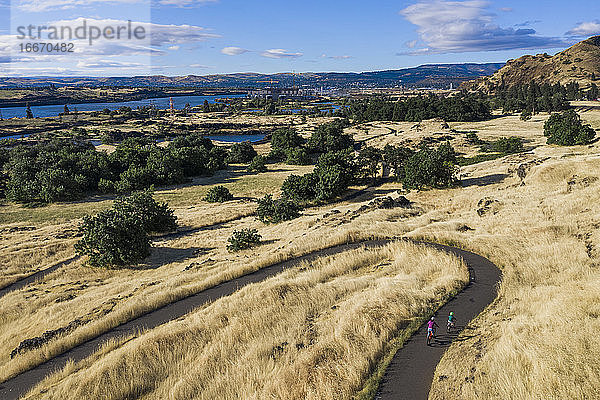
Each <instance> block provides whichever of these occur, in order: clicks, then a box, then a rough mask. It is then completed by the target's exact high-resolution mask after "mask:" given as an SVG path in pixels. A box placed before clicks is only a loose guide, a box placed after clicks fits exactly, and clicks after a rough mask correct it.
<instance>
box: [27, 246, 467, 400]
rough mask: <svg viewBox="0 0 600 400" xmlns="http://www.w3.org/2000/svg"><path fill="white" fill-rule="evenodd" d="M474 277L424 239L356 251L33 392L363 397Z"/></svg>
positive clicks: (248, 290)
mask: <svg viewBox="0 0 600 400" xmlns="http://www.w3.org/2000/svg"><path fill="white" fill-rule="evenodd" d="M467 281H468V274H467V271H466V267H465V266H464V265H463V264H462V263H461V262H459V261H458V260H457V259H454V258H453V257H452V256H450V255H447V254H445V253H440V252H437V251H433V250H430V249H426V248H422V247H418V246H415V245H412V244H408V243H402V242H399V243H394V244H391V245H388V246H386V247H384V248H381V249H374V250H364V249H358V250H353V251H351V252H347V253H344V254H342V255H339V256H335V257H327V258H324V259H321V260H319V261H318V262H315V263H310V264H309V263H305V264H303V265H301V266H300V267H299V268H294V269H292V270H288V271H286V272H284V273H282V274H280V275H279V276H277V277H275V278H271V279H268V280H266V281H264V282H262V283H259V284H254V285H251V286H248V287H245V288H243V289H242V290H240V291H239V292H237V293H236V294H234V295H232V296H230V297H227V298H224V299H221V300H218V301H216V302H214V303H213V304H210V305H208V306H207V307H205V308H203V309H201V310H198V311H195V312H193V313H191V314H190V315H188V316H187V317H185V318H183V319H180V320H178V321H177V322H173V323H169V324H167V325H165V326H162V327H160V328H158V329H155V330H153V331H152V332H149V333H146V334H143V335H140V336H139V337H137V338H135V339H133V340H127V341H126V343H125V344H123V345H121V346H118V347H116V348H112V349H110V348H106V349H105V350H104V351H101V352H100V353H99V354H97V355H96V356H95V357H94V358H95V359H96V360H97V361H96V362H94V363H92V364H91V365H86V363H84V364H83V365H80V366H76V367H75V366H70V367H68V369H67V370H65V371H64V373H62V374H58V375H57V376H55V377H54V378H53V379H51V380H50V381H48V382H47V383H45V384H44V385H42V386H41V387H40V388H38V389H37V390H36V391H35V393H36V394H35V395H32V396H30V397H29V398H48V397H51V398H61V399H77V398H81V396H91V397H93V398H103V399H122V398H131V397H134V398H137V397H139V396H140V395H141V394H143V397H144V398H145V399H164V398H170V399H190V398H197V399H215V398H221V399H240V398H257V399H258V398H261V399H264V398H280V399H326V398H327V399H331V398H336V399H351V398H352V396H353V394H354V393H355V392H356V391H357V390H358V389H359V388H360V387H361V385H362V382H363V381H364V379H365V377H367V376H368V374H369V372H370V369H371V366H372V365H373V364H374V363H375V362H376V361H377V359H378V357H379V356H380V354H381V353H382V352H383V350H384V349H385V347H386V344H387V342H388V340H389V339H391V338H392V337H393V336H395V335H396V334H397V332H398V330H402V329H403V328H405V327H406V326H407V325H409V323H410V321H411V320H412V319H415V318H417V317H419V316H420V315H423V314H424V313H427V312H430V310H431V309H432V308H433V307H435V304H437V303H438V301H440V300H441V299H443V298H444V297H446V296H447V295H449V294H451V293H453V292H456V290H458V289H459V288H460V287H462V286H463V285H464V284H466V282H467Z"/></svg>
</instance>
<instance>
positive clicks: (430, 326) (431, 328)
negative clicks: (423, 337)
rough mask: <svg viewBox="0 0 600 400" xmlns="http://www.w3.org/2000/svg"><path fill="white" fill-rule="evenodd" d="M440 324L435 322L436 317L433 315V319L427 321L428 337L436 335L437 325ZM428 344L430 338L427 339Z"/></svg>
mask: <svg viewBox="0 0 600 400" xmlns="http://www.w3.org/2000/svg"><path fill="white" fill-rule="evenodd" d="M436 326H438V327H439V325H438V324H437V323H436V322H435V317H431V319H430V320H429V321H428V322H427V339H429V337H430V336H431V337H432V338H433V337H434V336H435V327H436ZM427 345H428V346H429V340H428V341H427Z"/></svg>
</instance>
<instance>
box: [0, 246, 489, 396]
mask: <svg viewBox="0 0 600 400" xmlns="http://www.w3.org/2000/svg"><path fill="white" fill-rule="evenodd" d="M387 243H389V240H370V241H364V242H360V243H352V244H344V245H339V246H334V247H331V248H328V249H324V250H319V251H316V252H314V253H310V254H308V255H305V256H302V257H298V258H295V259H292V260H289V261H285V262H282V263H279V264H275V265H272V266H270V267H266V268H263V269H260V270H258V271H256V272H253V273H251V274H248V275H244V276H241V277H239V278H236V279H232V280H230V281H227V282H223V283H221V284H219V285H217V286H215V287H212V288H210V289H207V290H204V291H202V292H200V293H198V294H196V295H193V296H190V297H187V298H185V299H182V300H179V301H177V302H175V303H172V304H169V305H167V306H165V307H162V308H159V309H157V310H154V311H151V312H149V313H147V314H145V315H142V316H140V317H138V318H135V319H133V320H131V321H129V322H127V323H125V324H123V325H120V326H118V327H116V328H114V329H112V330H110V331H108V332H106V333H104V334H102V335H100V336H97V337H95V338H93V339H91V340H89V341H87V342H85V343H82V344H80V345H78V346H76V347H74V348H72V349H70V350H68V351H66V352H65V353H63V354H61V355H59V356H57V357H55V358H53V359H51V360H49V361H47V362H45V363H43V364H41V365H39V366H37V367H35V368H33V369H31V370H29V371H26V372H24V373H22V374H20V375H18V376H16V377H14V378H12V379H9V380H8V381H6V382H4V383H2V384H0V398H1V399H6V400H11V399H18V398H19V397H20V396H21V395H23V394H25V393H26V392H27V391H28V390H29V389H31V388H32V387H33V386H35V385H36V384H37V383H39V382H40V381H42V380H43V379H44V378H45V377H46V376H47V375H48V374H50V373H52V372H54V371H56V370H58V369H60V368H62V367H63V366H64V365H65V364H66V363H67V361H69V360H73V361H74V362H77V361H81V360H83V359H84V358H86V357H88V356H90V355H91V354H93V353H94V352H95V351H96V350H97V349H98V348H99V347H100V346H101V345H102V344H103V343H105V342H106V341H107V340H110V339H115V338H120V337H125V336H129V335H134V334H136V333H137V332H138V331H140V330H144V329H152V328H155V327H157V326H159V325H162V324H165V323H167V322H169V321H171V320H174V319H177V318H179V317H182V316H184V315H185V314H187V313H189V312H191V311H192V310H194V309H195V308H197V307H199V306H201V305H203V304H205V303H208V302H212V301H215V300H217V299H219V298H221V297H225V296H228V295H231V294H232V293H234V292H235V291H237V290H238V289H240V288H241V287H243V286H246V285H248V284H251V283H256V282H260V281H263V280H265V279H267V278H270V277H272V276H275V275H277V274H279V273H280V272H282V271H284V270H285V269H288V268H292V267H294V266H297V265H298V264H299V263H300V262H302V261H312V260H316V259H318V258H320V257H323V256H328V255H334V254H339V253H342V252H345V251H348V250H351V249H355V248H359V247H368V248H373V247H378V246H383V245H385V244H387ZM419 243H420V242H419ZM421 244H425V245H428V246H432V247H435V248H438V249H441V250H444V251H448V252H450V253H453V254H455V255H458V256H460V257H462V258H463V259H464V260H465V261H466V263H467V264H468V266H469V269H470V274H471V283H470V284H469V285H468V287H467V288H466V289H465V291H463V292H461V293H460V294H459V295H457V296H456V297H455V298H454V299H453V300H451V301H450V303H448V305H447V306H444V307H442V309H440V311H439V314H440V315H446V314H447V312H446V311H447V310H449V309H450V308H452V307H454V308H453V310H456V311H457V315H458V318H459V322H460V323H463V322H466V321H467V320H470V319H472V318H473V317H474V316H476V315H477V314H478V313H479V312H481V310H483V308H485V306H486V305H488V304H489V303H490V302H491V301H492V300H493V299H494V298H495V295H496V291H495V284H496V283H497V282H498V281H499V278H500V272H499V271H498V269H497V268H496V267H495V266H494V265H493V264H492V263H491V262H489V261H488V260H486V259H485V258H483V257H480V256H478V255H476V254H473V253H469V252H465V251H463V250H460V249H455V248H451V247H446V246H441V245H436V244H428V243H421ZM424 336H425V334H424V333H423V332H421V331H419V333H418V334H417V335H416V336H414V337H413V338H412V339H411V340H410V341H409V342H407V343H406V345H405V347H404V348H403V349H401V350H400V351H399V352H398V353H397V354H396V356H395V357H394V360H393V361H392V363H391V364H390V366H389V368H388V370H387V372H386V375H385V377H384V380H383V381H382V384H381V387H380V393H379V394H378V398H381V399H388V398H394V399H399V398H402V399H419V398H427V393H428V392H429V387H430V385H431V379H432V377H433V371H434V369H435V366H436V365H437V363H438V362H439V359H440V358H441V356H442V354H443V352H444V351H445V348H446V347H447V346H448V345H449V344H450V342H451V341H450V339H449V338H444V336H443V335H440V336H438V341H437V342H436V344H435V345H434V346H433V347H429V348H427V347H426V346H425V344H424Z"/></svg>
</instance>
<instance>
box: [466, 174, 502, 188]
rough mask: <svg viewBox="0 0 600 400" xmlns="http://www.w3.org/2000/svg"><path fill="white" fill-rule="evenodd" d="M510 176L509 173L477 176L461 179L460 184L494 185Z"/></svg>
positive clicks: (467, 185)
mask: <svg viewBox="0 0 600 400" xmlns="http://www.w3.org/2000/svg"><path fill="white" fill-rule="evenodd" d="M508 177H509V175H507V174H492V175H486V176H480V177H477V178H467V179H463V180H461V182H460V184H461V186H462V187H469V186H488V185H493V184H495V183H500V182H502V181H503V180H504V179H506V178H508Z"/></svg>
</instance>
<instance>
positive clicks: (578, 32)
mask: <svg viewBox="0 0 600 400" xmlns="http://www.w3.org/2000/svg"><path fill="white" fill-rule="evenodd" d="M566 35H567V36H580V37H584V36H585V37H587V36H595V35H600V21H590V22H582V23H580V24H579V25H577V26H576V27H575V28H573V29H571V30H570V31H569V32H567V33H566Z"/></svg>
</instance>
